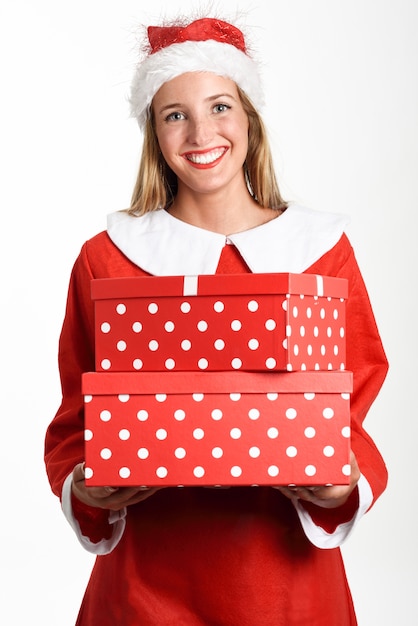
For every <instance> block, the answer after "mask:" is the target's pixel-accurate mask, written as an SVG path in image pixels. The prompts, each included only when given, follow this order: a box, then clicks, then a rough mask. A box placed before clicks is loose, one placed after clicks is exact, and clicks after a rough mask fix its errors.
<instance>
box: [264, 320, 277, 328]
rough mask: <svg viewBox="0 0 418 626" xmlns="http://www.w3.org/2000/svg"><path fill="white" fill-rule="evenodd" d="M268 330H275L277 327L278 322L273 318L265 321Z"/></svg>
mask: <svg viewBox="0 0 418 626" xmlns="http://www.w3.org/2000/svg"><path fill="white" fill-rule="evenodd" d="M265 327H266V330H274V329H275V328H276V322H275V321H274V320H272V319H268V320H266V323H265Z"/></svg>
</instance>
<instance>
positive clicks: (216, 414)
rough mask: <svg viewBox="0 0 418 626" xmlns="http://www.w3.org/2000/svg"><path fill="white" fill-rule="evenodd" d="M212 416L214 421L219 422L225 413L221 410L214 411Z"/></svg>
mask: <svg viewBox="0 0 418 626" xmlns="http://www.w3.org/2000/svg"><path fill="white" fill-rule="evenodd" d="M211 416H212V419H214V420H215V421H218V420H220V419H222V416H223V413H222V411H221V409H213V411H212V413H211Z"/></svg>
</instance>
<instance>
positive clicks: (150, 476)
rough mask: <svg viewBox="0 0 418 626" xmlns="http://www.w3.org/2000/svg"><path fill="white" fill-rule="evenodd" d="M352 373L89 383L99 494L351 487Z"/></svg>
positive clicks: (88, 442)
mask: <svg viewBox="0 0 418 626" xmlns="http://www.w3.org/2000/svg"><path fill="white" fill-rule="evenodd" d="M351 389H352V374H351V372H348V371H344V372H341V371H340V372H291V373H289V372H266V373H262V372H222V374H219V373H216V372H196V373H188V374H187V375H186V374H184V373H182V372H165V373H156V372H143V373H140V374H138V373H132V372H128V373H125V374H124V373H100V372H89V373H86V374H84V375H83V393H84V401H85V454H86V481H87V484H89V485H91V486H94V485H95V486H98V485H102V486H103V485H115V486H132V485H147V486H155V485H161V486H178V485H184V486H190V485H206V486H208V485H211V486H213V485H229V486H231V485H270V484H272V485H283V484H303V485H318V484H329V483H333V484H347V483H348V481H349V474H350V469H349V448H350V393H351Z"/></svg>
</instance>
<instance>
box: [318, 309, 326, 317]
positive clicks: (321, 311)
mask: <svg viewBox="0 0 418 626" xmlns="http://www.w3.org/2000/svg"><path fill="white" fill-rule="evenodd" d="M319 317H320V318H321V320H324V319H325V309H324V308H322V309H321V310H320V312H319Z"/></svg>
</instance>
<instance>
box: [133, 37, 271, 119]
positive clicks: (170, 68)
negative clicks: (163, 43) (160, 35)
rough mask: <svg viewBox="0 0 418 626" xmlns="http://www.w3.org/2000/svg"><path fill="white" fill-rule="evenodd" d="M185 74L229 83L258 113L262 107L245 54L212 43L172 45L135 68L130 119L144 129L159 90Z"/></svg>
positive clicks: (257, 81)
mask: <svg viewBox="0 0 418 626" xmlns="http://www.w3.org/2000/svg"><path fill="white" fill-rule="evenodd" d="M186 72H212V73H213V74H217V75H218V76H224V77H226V78H229V79H231V80H233V81H234V82H235V83H236V84H237V85H238V86H239V87H240V88H241V89H242V90H243V91H244V92H245V93H246V95H247V96H248V97H249V99H250V100H251V102H252V103H253V105H254V106H255V107H256V108H257V109H260V108H261V107H262V106H263V104H264V99H263V92H262V87H261V81H260V76H259V72H258V67H257V65H256V63H255V61H253V60H252V59H251V58H250V57H249V56H248V55H247V54H245V53H244V52H241V50H238V48H236V47H235V46H233V45H231V44H228V43H220V42H218V41H215V40H212V39H210V40H207V41H185V42H183V43H175V44H172V45H171V46H168V47H167V48H163V49H161V50H159V51H158V52H155V53H154V54H150V55H149V56H148V57H147V58H146V59H145V60H144V61H143V62H142V63H141V64H140V65H139V66H138V68H137V71H136V73H135V75H134V78H133V80H132V85H131V95H130V105H131V114H132V117H135V118H136V119H137V120H138V123H139V125H140V126H141V128H143V127H144V125H145V122H146V119H147V115H148V111H149V107H150V104H151V102H152V99H153V97H154V95H155V94H156V93H157V91H158V90H159V88H160V87H161V86H162V85H163V84H164V83H166V82H167V81H169V80H172V79H173V78H175V77H176V76H180V75H181V74H185V73H186Z"/></svg>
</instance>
